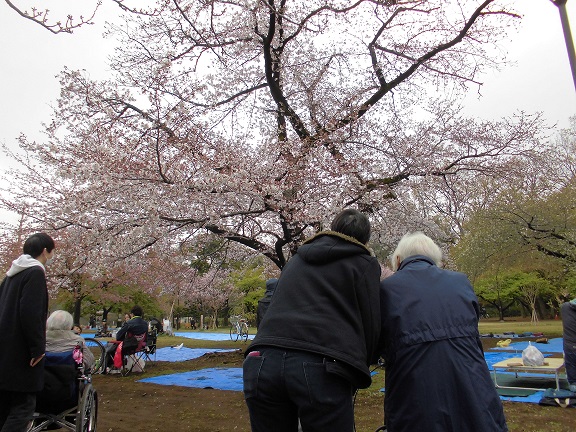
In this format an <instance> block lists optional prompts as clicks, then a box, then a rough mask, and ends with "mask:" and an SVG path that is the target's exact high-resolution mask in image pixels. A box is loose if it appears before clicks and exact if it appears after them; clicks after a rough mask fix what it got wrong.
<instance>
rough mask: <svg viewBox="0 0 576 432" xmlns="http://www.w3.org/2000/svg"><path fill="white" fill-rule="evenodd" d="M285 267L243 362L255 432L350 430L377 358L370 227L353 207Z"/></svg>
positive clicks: (376, 270) (376, 275)
mask: <svg viewBox="0 0 576 432" xmlns="http://www.w3.org/2000/svg"><path fill="white" fill-rule="evenodd" d="M331 227H332V230H330V231H322V232H319V233H318V234H316V235H315V236H314V237H312V238H310V239H308V240H306V241H305V242H304V244H303V245H302V246H300V248H299V249H298V251H297V253H296V254H295V255H294V256H293V257H292V259H290V261H289V262H288V263H287V264H286V266H285V267H284V269H283V270H282V273H281V275H280V278H279V280H278V284H277V286H276V288H275V290H274V295H273V296H272V299H271V302H270V306H269V307H268V310H267V312H266V315H265V316H264V318H263V319H262V322H261V323H260V326H259V328H258V333H257V334H256V337H255V339H254V341H253V342H252V344H251V345H250V346H249V347H248V349H247V350H246V359H245V360H244V395H245V398H246V403H247V405H248V410H249V412H250V422H251V425H252V431H254V432H265V431H266V432H268V431H272V430H273V431H276V432H284V431H286V432H292V431H294V432H295V431H297V430H298V419H300V422H301V424H302V429H303V430H304V431H306V430H309V431H316V432H323V431H335V430H338V431H342V432H351V431H352V430H353V427H354V410H353V405H352V403H353V395H354V392H355V390H356V389H358V388H365V387H368V386H369V385H370V383H371V377H370V372H369V369H368V366H369V365H370V364H371V363H373V362H375V361H376V360H377V358H378V353H377V343H378V338H379V334H380V332H379V323H380V308H379V294H378V286H379V282H380V265H379V263H378V261H377V260H376V258H375V257H374V256H373V255H372V254H371V251H370V250H369V249H368V247H367V246H366V243H367V241H368V239H369V238H370V222H369V220H368V218H367V217H366V216H365V215H363V214H362V213H360V212H359V211H357V210H352V209H347V210H344V211H342V212H341V213H339V214H338V215H337V216H336V217H335V218H334V220H333V222H332V225H331Z"/></svg>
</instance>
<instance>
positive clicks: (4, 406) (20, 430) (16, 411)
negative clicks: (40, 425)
mask: <svg viewBox="0 0 576 432" xmlns="http://www.w3.org/2000/svg"><path fill="white" fill-rule="evenodd" d="M35 408H36V393H21V392H11V391H4V390H0V432H25V431H26V430H27V428H28V423H29V422H30V420H32V416H33V415H34V409H35Z"/></svg>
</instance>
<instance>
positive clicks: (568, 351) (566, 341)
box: [560, 299, 576, 392]
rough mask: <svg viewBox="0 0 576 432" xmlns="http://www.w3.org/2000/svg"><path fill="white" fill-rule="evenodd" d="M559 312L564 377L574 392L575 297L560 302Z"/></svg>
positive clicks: (575, 390)
mask: <svg viewBox="0 0 576 432" xmlns="http://www.w3.org/2000/svg"><path fill="white" fill-rule="evenodd" d="M560 313H561V315H562V329H563V332H564V335H563V339H562V344H563V348H564V364H565V366H566V377H567V378H568V383H569V384H570V390H571V391H573V392H576V299H573V300H571V301H569V302H566V303H564V304H562V306H561V308H560Z"/></svg>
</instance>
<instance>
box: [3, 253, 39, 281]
mask: <svg viewBox="0 0 576 432" xmlns="http://www.w3.org/2000/svg"><path fill="white" fill-rule="evenodd" d="M35 266H40V267H41V268H42V270H44V271H46V269H45V268H44V265H42V263H41V262H40V261H38V260H37V259H35V258H32V257H31V256H30V255H20V256H19V257H18V258H16V259H15V260H14V261H12V266H11V267H10V270H8V271H7V272H6V276H8V277H12V276H14V275H17V274H18V273H20V272H21V271H24V270H26V269H27V268H30V267H35Z"/></svg>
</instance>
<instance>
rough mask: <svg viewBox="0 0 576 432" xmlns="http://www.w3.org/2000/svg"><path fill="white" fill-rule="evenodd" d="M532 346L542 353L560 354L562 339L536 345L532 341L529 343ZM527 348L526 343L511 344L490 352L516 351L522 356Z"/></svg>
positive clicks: (536, 343) (495, 348)
mask: <svg viewBox="0 0 576 432" xmlns="http://www.w3.org/2000/svg"><path fill="white" fill-rule="evenodd" d="M530 343H531V344H532V345H534V346H535V347H536V348H538V349H539V350H540V351H541V352H543V353H561V352H563V349H562V338H555V339H550V340H548V343H538V342H534V341H530ZM527 346H528V341H522V342H512V343H511V344H510V345H508V346H507V347H494V348H491V349H490V350H498V351H516V352H517V353H519V354H520V355H522V351H523V350H524V349H525V348H526V347H527Z"/></svg>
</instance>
